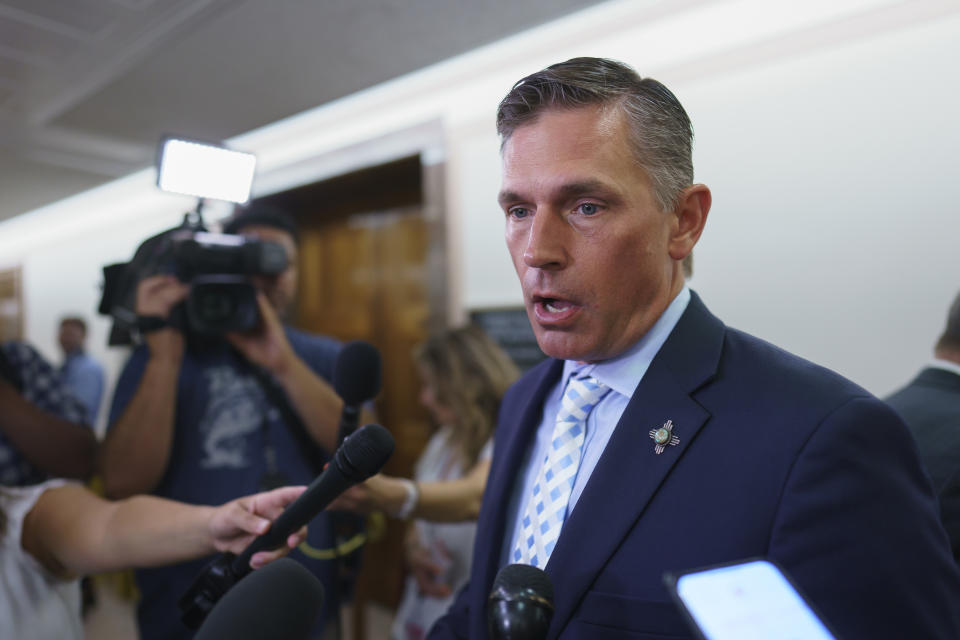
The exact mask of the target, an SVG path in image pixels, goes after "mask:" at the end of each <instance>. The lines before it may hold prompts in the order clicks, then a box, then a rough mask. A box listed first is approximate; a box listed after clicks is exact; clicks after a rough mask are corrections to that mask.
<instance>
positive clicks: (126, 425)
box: [100, 276, 189, 498]
mask: <svg viewBox="0 0 960 640" xmlns="http://www.w3.org/2000/svg"><path fill="white" fill-rule="evenodd" d="M188 292H189V287H188V286H187V285H185V284H183V283H181V282H180V281H179V280H177V279H176V278H174V277H173V276H153V277H150V278H145V279H144V280H143V281H142V282H141V283H140V284H139V285H138V287H137V313H138V314H140V315H141V316H158V317H161V318H167V317H168V316H169V315H170V310H171V309H172V308H173V307H174V305H176V304H177V303H179V302H180V301H182V300H183V299H184V298H185V297H186V296H187V293H188ZM145 340H146V343H147V349H148V351H149V356H148V358H147V361H146V365H145V367H144V370H143V375H142V377H141V378H140V382H139V385H138V386H137V390H136V392H135V393H134V394H133V398H132V399H131V400H130V404H128V405H127V406H126V408H125V409H124V410H123V412H122V413H121V414H120V417H119V418H118V419H117V420H116V422H115V423H114V424H113V425H112V426H111V427H110V429H109V431H108V432H107V437H106V439H105V440H104V442H103V447H102V452H101V459H100V474H101V476H102V477H103V485H104V491H105V492H106V494H107V496H109V497H111V498H125V497H127V496H131V495H133V494H136V493H148V492H150V491H152V490H153V489H154V488H155V487H156V486H157V484H158V483H159V482H160V480H161V479H162V478H163V474H164V472H166V469H167V464H168V462H169V460H170V449H171V446H172V444H173V425H174V417H175V415H176V410H177V380H178V377H179V374H180V363H181V361H182V360H183V351H184V343H183V335H182V334H181V333H180V331H178V330H177V329H174V328H172V327H164V328H162V329H157V330H154V331H150V332H148V333H147V334H146V336H145ZM121 382H122V381H121ZM118 388H119V385H118Z"/></svg>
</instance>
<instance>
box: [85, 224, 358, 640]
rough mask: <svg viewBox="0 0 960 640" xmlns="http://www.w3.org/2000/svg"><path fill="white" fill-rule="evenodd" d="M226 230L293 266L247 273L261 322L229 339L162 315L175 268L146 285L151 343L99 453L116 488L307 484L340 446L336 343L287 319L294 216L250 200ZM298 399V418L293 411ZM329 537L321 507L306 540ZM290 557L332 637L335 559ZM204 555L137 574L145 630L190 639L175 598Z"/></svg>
mask: <svg viewBox="0 0 960 640" xmlns="http://www.w3.org/2000/svg"><path fill="white" fill-rule="evenodd" d="M224 232H225V233H228V234H239V235H244V236H250V237H255V238H257V239H260V240H263V241H268V242H274V243H277V244H279V245H281V246H283V247H284V249H285V250H286V253H287V259H288V264H287V267H286V269H285V270H284V271H283V272H281V273H279V274H277V275H274V276H256V275H255V276H250V279H251V281H252V282H253V284H254V286H255V287H256V289H257V304H258V307H259V315H260V321H259V325H258V326H257V327H256V328H255V329H253V330H251V331H248V332H244V333H227V334H226V335H225V336H223V337H219V336H212V337H210V336H202V335H195V334H194V333H192V332H191V331H189V330H188V331H182V330H180V329H179V328H177V327H176V326H173V325H175V324H176V323H175V322H171V323H168V324H164V322H163V321H162V320H161V319H163V320H166V319H170V318H171V312H172V311H173V310H174V309H175V307H177V305H180V304H181V303H182V302H183V301H184V300H185V299H186V297H187V295H188V294H189V289H190V287H189V285H187V284H185V283H183V282H180V281H179V280H178V279H177V278H176V277H174V276H171V275H154V276H150V277H147V278H144V279H143V280H142V281H141V282H140V283H139V285H138V287H137V296H136V312H137V314H138V316H139V317H140V318H148V319H149V322H150V323H149V324H147V325H142V327H141V328H142V330H143V335H144V344H141V345H140V346H139V347H138V348H137V349H136V350H135V351H134V353H133V355H132V356H131V358H130V360H129V362H128V363H127V364H126V366H125V368H124V370H123V372H122V374H121V376H120V379H119V381H118V383H117V389H116V392H115V394H114V398H113V406H112V409H111V413H110V425H111V426H110V428H109V431H108V433H107V436H106V439H105V441H104V443H103V453H102V458H101V473H102V476H103V481H104V486H105V490H106V493H107V496H109V497H111V498H123V497H126V496H130V495H133V494H136V493H152V494H155V495H159V496H162V497H165V498H172V499H176V500H180V501H183V502H188V503H194V504H219V503H222V502H226V501H228V500H230V499H232V498H236V497H238V496H242V495H245V494H249V493H252V492H256V491H258V490H262V489H268V488H272V487H275V486H280V485H282V484H307V483H309V481H310V480H311V479H312V478H313V477H314V475H315V474H316V473H317V472H318V469H317V463H318V460H319V461H320V463H322V462H323V461H324V460H325V459H326V458H327V457H328V455H329V453H330V452H332V451H333V450H334V448H335V445H336V438H337V429H338V425H339V418H340V413H341V410H342V407H343V403H342V401H341V400H340V398H339V397H338V396H337V394H336V393H335V391H334V390H333V388H332V386H331V384H330V381H331V379H332V375H333V368H334V363H335V360H336V357H337V354H338V353H339V349H340V344H339V343H338V342H337V341H335V340H333V339H331V338H328V337H324V336H317V335H311V334H307V333H304V332H302V331H298V330H295V329H292V328H291V327H288V326H286V325H284V324H283V318H284V317H285V316H286V313H287V311H288V309H289V307H290V305H291V304H292V302H293V299H294V296H295V294H296V286H297V267H296V263H297V230H296V227H295V226H294V224H293V221H292V220H291V219H290V218H289V217H287V216H286V215H285V214H283V213H281V212H279V211H275V210H273V209H269V208H265V207H263V206H256V205H254V206H251V207H248V208H246V209H243V210H241V211H240V212H239V213H238V214H237V215H236V216H234V217H233V218H232V219H231V220H229V221H228V222H227V224H226V225H225V226H224ZM257 372H259V373H257ZM278 394H279V396H280V398H279V399H278ZM284 407H286V408H287V409H286V410H285V409H284ZM291 408H292V410H293V411H292V413H293V414H295V415H298V416H299V417H300V420H297V419H290V415H291V411H289V409H291ZM301 421H302V422H301ZM291 423H300V426H299V427H298V426H297V425H296V424H291ZM332 541H333V536H332V532H331V527H330V523H329V521H328V520H327V516H326V515H325V514H321V515H320V516H319V517H318V518H317V519H315V520H314V521H313V522H312V523H311V524H310V527H309V535H308V542H309V544H310V545H311V546H313V547H320V548H328V547H330V546H332ZM294 555H295V556H297V559H298V560H299V561H301V562H302V563H303V564H305V565H306V566H307V567H309V568H310V569H311V570H312V571H314V572H315V573H316V574H317V575H318V577H319V578H320V579H321V581H322V582H323V583H324V586H325V587H326V593H327V596H328V597H327V598H326V602H325V603H324V612H323V614H322V615H321V616H320V622H319V623H318V627H317V629H316V634H315V635H316V637H326V635H327V634H329V633H331V632H333V630H334V629H335V625H332V624H331V625H326V626H325V627H324V626H322V625H324V623H325V622H326V621H327V620H329V619H330V618H331V617H332V616H335V615H336V612H337V609H338V606H339V605H338V602H337V596H336V588H335V584H336V581H335V575H334V573H335V567H334V566H333V563H324V562H320V561H316V560H310V559H307V558H306V557H304V556H303V555H301V554H300V553H299V552H294ZM204 563H205V561H204V560H200V561H197V562H193V563H186V564H181V565H176V566H174V567H168V568H161V569H151V570H144V571H138V572H137V583H138V585H139V587H140V591H141V601H140V604H139V610H138V622H139V626H140V633H141V638H143V639H144V640H149V639H150V638H178V637H190V635H191V632H189V631H188V630H187V629H186V628H185V627H184V626H183V625H182V624H181V622H180V619H179V618H180V616H179V609H178V600H179V598H180V596H181V595H183V593H184V592H185V591H186V590H187V589H188V588H189V587H190V584H191V582H192V581H193V579H194V578H195V577H196V575H197V574H198V573H199V572H200V571H201V570H202V568H203V566H204Z"/></svg>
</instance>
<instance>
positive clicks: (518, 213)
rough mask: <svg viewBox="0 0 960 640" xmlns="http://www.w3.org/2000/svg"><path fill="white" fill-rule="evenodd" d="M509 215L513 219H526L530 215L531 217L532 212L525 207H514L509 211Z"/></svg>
mask: <svg viewBox="0 0 960 640" xmlns="http://www.w3.org/2000/svg"><path fill="white" fill-rule="evenodd" d="M507 213H508V214H509V215H510V217H512V218H526V217H527V216H528V215H530V210H529V209H524V208H523V207H513V208H512V209H510V210H509V211H507Z"/></svg>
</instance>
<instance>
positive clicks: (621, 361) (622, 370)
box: [563, 284, 690, 398]
mask: <svg viewBox="0 0 960 640" xmlns="http://www.w3.org/2000/svg"><path fill="white" fill-rule="evenodd" d="M689 302H690V289H689V287H687V285H686V284H684V285H683V289H681V290H680V293H678V294H677V295H676V297H675V298H674V299H673V301H672V302H671V303H670V305H669V306H668V307H667V308H666V310H664V312H663V313H662V314H660V317H659V318H657V321H656V322H655V323H654V325H653V326H652V327H651V328H650V330H649V331H647V332H646V333H645V334H644V335H643V337H642V338H640V340H638V341H637V343H636V344H634V345H633V346H632V347H630V348H629V349H627V350H626V351H625V352H623V353H622V354H620V355H619V356H617V357H615V358H611V359H609V360H604V361H603V362H597V363H593V364H588V365H583V364H582V363H580V362H577V361H575V360H567V361H565V362H564V365H563V384H564V386H565V385H566V382H567V380H568V379H569V378H570V376H571V375H572V374H573V373H574V372H576V373H577V374H580V373H587V374H590V375H592V376H593V377H594V378H596V379H597V380H599V381H600V382H602V383H603V384H605V385H607V386H608V387H610V388H611V389H613V390H614V391H616V392H617V393H619V394H621V395H624V396H626V397H628V398H629V397H630V396H631V395H632V394H633V392H634V390H635V389H636V388H637V385H639V384H640V380H642V379H643V376H644V374H645V373H646V372H647V369H649V368H650V363H651V362H653V359H654V357H656V355H657V353H658V352H659V351H660V347H662V346H663V343H664V342H666V341H667V338H668V337H669V336H670V333H671V332H672V331H673V329H674V327H676V326H677V322H679V321H680V316H682V315H683V312H684V311H686V309H687V304H689Z"/></svg>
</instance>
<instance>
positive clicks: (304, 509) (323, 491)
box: [180, 424, 394, 629]
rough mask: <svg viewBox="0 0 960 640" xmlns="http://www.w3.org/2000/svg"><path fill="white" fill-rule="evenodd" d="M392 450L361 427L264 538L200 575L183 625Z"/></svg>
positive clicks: (184, 607)
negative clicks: (252, 560) (254, 560)
mask: <svg viewBox="0 0 960 640" xmlns="http://www.w3.org/2000/svg"><path fill="white" fill-rule="evenodd" d="M393 447H394V442H393V436H391V435H390V432H389V431H387V430H386V429H384V428H383V427H381V426H380V425H378V424H368V425H365V426H363V427H361V428H360V429H358V430H357V431H356V432H355V433H354V434H353V435H351V436H350V437H349V438H347V439H346V440H344V442H343V445H342V446H341V447H340V448H339V449H337V452H336V453H335V454H334V455H333V459H332V460H331V461H330V463H329V464H328V465H327V466H326V468H325V469H324V470H323V473H321V474H320V475H319V476H317V478H316V479H315V480H314V481H313V482H312V483H310V486H309V487H307V489H306V491H304V492H303V493H302V494H301V495H300V497H299V498H297V499H296V500H295V501H294V502H292V503H291V504H290V505H289V506H288V507H287V508H286V509H285V510H284V511H283V513H281V514H280V516H279V517H278V518H277V519H276V520H275V521H274V522H273V524H272V525H271V526H270V529H269V530H268V531H267V532H266V533H265V534H263V535H261V536H258V537H257V538H254V540H253V542H251V543H250V544H249V545H247V548H246V549H244V550H243V551H242V552H241V553H240V554H239V555H237V556H233V555H232V554H228V553H225V554H222V555H220V556H218V557H217V558H215V559H214V560H213V562H211V563H210V565H208V566H207V568H206V569H204V571H203V572H202V573H201V574H200V575H199V576H198V577H197V579H196V580H195V581H194V583H193V585H192V586H191V587H190V589H189V590H187V592H186V593H185V594H184V595H183V597H182V598H181V599H180V610H181V612H182V616H181V617H182V620H183V623H184V624H185V625H187V626H188V627H189V628H191V629H196V628H197V627H198V626H199V625H200V623H201V622H203V619H204V618H205V617H206V615H207V613H208V612H209V611H210V609H211V608H212V607H213V605H215V604H216V603H217V601H218V600H219V599H220V598H221V597H222V596H223V595H224V594H225V593H226V592H227V591H229V590H230V589H231V588H232V587H233V585H234V584H236V583H237V582H238V581H239V580H240V579H241V578H243V577H244V576H246V575H247V574H248V573H250V571H251V569H250V558H251V557H253V554H255V553H257V552H258V551H266V550H269V549H276V548H277V547H281V546H283V545H285V544H286V541H287V538H289V537H290V535H291V534H293V533H295V532H296V531H299V530H300V528H301V527H303V526H304V525H306V524H307V523H308V522H310V521H311V520H312V519H313V518H315V517H316V516H317V514H319V513H320V512H321V511H323V510H324V509H325V508H326V507H327V505H329V504H330V503H331V502H333V500H334V499H335V498H336V497H337V496H339V495H340V494H341V493H343V492H344V491H346V490H347V489H349V488H350V487H352V486H353V485H355V484H357V483H359V482H363V481H364V480H366V479H367V478H369V477H370V476H372V475H374V474H375V473H377V472H378V471H380V469H381V468H382V467H383V465H384V464H386V462H387V460H388V459H389V458H390V455H391V454H392V453H393Z"/></svg>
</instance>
